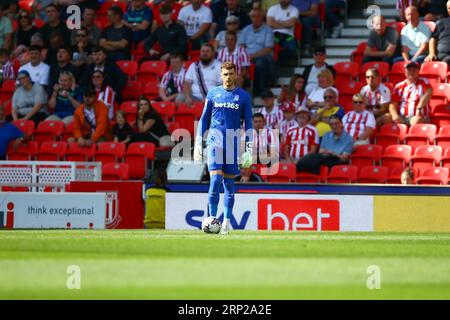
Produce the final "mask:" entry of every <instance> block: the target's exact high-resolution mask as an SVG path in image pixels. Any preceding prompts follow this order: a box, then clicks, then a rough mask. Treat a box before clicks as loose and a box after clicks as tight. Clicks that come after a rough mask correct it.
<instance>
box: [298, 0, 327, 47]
mask: <svg viewBox="0 0 450 320" xmlns="http://www.w3.org/2000/svg"><path fill="white" fill-rule="evenodd" d="M319 4H320V0H292V5H293V6H294V7H296V8H297V9H298V11H299V12H300V22H301V24H302V41H301V46H302V48H301V52H302V54H303V55H305V56H309V55H311V53H310V52H311V42H312V40H313V35H314V30H313V28H320V17H319Z"/></svg>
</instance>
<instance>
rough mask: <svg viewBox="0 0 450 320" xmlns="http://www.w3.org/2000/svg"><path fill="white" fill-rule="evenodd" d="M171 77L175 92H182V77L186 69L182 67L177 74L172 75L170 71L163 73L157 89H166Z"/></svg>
mask: <svg viewBox="0 0 450 320" xmlns="http://www.w3.org/2000/svg"><path fill="white" fill-rule="evenodd" d="M172 75H173V83H174V84H175V87H176V88H177V92H178V93H181V92H183V84H184V76H185V75H186V69H185V68H184V67H183V68H181V70H180V72H178V73H174V72H173V71H171V70H169V71H167V72H166V73H164V75H163V77H162V79H161V83H160V85H159V87H160V88H164V89H167V87H168V86H169V81H170V77H172ZM172 94H173V93H172Z"/></svg>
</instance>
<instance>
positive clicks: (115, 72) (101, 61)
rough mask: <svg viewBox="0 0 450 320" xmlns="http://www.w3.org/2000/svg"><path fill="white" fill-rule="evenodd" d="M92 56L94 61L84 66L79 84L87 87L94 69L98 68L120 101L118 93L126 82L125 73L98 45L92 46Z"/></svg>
mask: <svg viewBox="0 0 450 320" xmlns="http://www.w3.org/2000/svg"><path fill="white" fill-rule="evenodd" d="M92 58H93V60H94V62H93V63H92V64H91V65H89V66H88V67H87V68H86V70H85V72H84V75H83V79H82V80H81V81H80V85H81V86H83V87H85V88H86V87H88V86H89V84H90V82H91V79H92V74H93V73H94V71H96V70H100V71H102V72H103V74H104V75H105V78H106V82H107V83H108V84H109V85H110V86H111V88H112V89H113V90H114V92H116V93H117V99H118V100H119V102H120V93H121V92H122V89H123V88H124V87H125V85H126V84H127V75H126V74H125V73H124V72H123V71H122V70H120V68H119V67H118V66H117V64H116V63H115V62H113V61H111V60H109V59H107V56H106V51H105V50H104V49H102V48H100V47H94V48H92Z"/></svg>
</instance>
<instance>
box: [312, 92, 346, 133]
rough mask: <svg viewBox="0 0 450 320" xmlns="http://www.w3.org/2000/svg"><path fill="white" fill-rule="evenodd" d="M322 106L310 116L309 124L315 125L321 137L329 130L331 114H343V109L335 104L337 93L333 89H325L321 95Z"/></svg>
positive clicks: (340, 115)
mask: <svg viewBox="0 0 450 320" xmlns="http://www.w3.org/2000/svg"><path fill="white" fill-rule="evenodd" d="M323 100H324V106H323V107H321V108H319V109H318V110H317V112H316V113H315V114H314V115H313V116H312V119H311V122H310V123H311V124H312V125H314V126H316V128H317V131H318V132H319V137H323V135H324V134H325V133H327V132H328V131H330V130H331V127H330V118H331V116H335V115H336V116H338V117H339V118H342V117H343V116H344V109H342V107H340V106H338V105H337V94H336V92H335V91H334V90H333V89H326V90H325V92H324V95H323Z"/></svg>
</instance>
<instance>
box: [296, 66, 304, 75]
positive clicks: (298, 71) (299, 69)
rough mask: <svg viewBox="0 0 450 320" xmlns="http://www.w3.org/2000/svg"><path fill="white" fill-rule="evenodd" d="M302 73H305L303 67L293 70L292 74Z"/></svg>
mask: <svg viewBox="0 0 450 320" xmlns="http://www.w3.org/2000/svg"><path fill="white" fill-rule="evenodd" d="M303 72H305V68H304V67H298V68H294V74H303Z"/></svg>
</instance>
